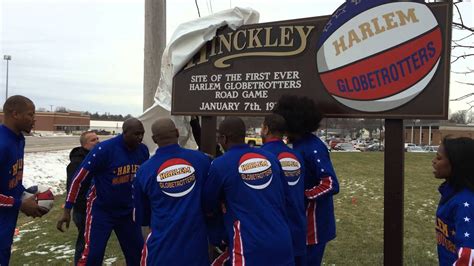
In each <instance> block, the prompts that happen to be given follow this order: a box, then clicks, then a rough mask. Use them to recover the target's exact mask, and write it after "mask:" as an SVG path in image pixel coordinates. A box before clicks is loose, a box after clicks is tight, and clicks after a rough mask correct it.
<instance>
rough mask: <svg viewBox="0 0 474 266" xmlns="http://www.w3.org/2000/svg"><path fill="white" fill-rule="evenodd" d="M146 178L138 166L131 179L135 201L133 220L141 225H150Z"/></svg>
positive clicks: (144, 172)
mask: <svg viewBox="0 0 474 266" xmlns="http://www.w3.org/2000/svg"><path fill="white" fill-rule="evenodd" d="M146 180H148V178H147V174H146V171H143V169H142V168H139V169H138V172H137V174H136V178H135V180H134V181H133V193H134V197H133V198H134V203H135V207H134V210H133V211H134V220H135V222H136V223H138V224H140V225H142V226H150V220H151V207H150V200H149V199H148V196H147V194H146Z"/></svg>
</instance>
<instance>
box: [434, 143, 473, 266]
mask: <svg viewBox="0 0 474 266" xmlns="http://www.w3.org/2000/svg"><path fill="white" fill-rule="evenodd" d="M473 158H474V140H473V139H471V138H466V137H461V138H449V137H448V138H444V139H443V141H442V144H441V145H440V147H439V149H438V151H437V152H436V156H435V158H434V159H433V161H432V163H433V169H434V170H433V174H434V176H435V178H439V179H443V180H444V182H443V183H442V184H441V186H440V187H439V192H440V194H441V199H440V201H439V204H438V210H437V211H436V223H435V226H436V240H437V243H438V259H439V265H473V258H474V164H473V163H472V159H473Z"/></svg>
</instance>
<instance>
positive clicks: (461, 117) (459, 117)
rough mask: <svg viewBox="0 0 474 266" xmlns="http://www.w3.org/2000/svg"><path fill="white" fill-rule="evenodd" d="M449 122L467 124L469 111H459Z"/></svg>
mask: <svg viewBox="0 0 474 266" xmlns="http://www.w3.org/2000/svg"><path fill="white" fill-rule="evenodd" d="M449 122H453V123H456V124H466V122H467V110H459V111H457V112H455V113H454V114H452V115H451V117H450V118H449Z"/></svg>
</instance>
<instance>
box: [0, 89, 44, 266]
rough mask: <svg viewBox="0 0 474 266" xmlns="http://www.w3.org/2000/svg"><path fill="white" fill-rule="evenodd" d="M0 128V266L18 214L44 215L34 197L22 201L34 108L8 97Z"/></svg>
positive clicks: (25, 101) (7, 258) (18, 98)
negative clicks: (27, 148) (28, 134)
mask: <svg viewBox="0 0 474 266" xmlns="http://www.w3.org/2000/svg"><path fill="white" fill-rule="evenodd" d="M3 113H4V117H3V124H2V125H0V265H2V266H6V265H8V264H9V261H10V254H11V246H12V243H13V234H14V232H15V227H16V221H17V218H18V212H19V211H20V210H21V211H22V212H23V213H25V214H26V215H27V216H32V217H41V216H42V215H43V214H45V213H46V212H47V210H45V209H42V208H41V207H39V206H38V204H37V203H36V200H35V199H36V198H35V196H31V197H29V198H27V199H24V200H22V199H21V196H22V194H23V191H24V190H25V188H24V187H23V184H22V181H23V155H24V150H25V138H24V137H23V133H22V132H26V133H30V132H31V129H32V128H33V126H34V124H35V105H34V104H33V102H32V101H31V100H30V99H28V98H26V97H24V96H21V95H15V96H11V97H10V98H8V99H7V100H6V101H5V104H4V105H3Z"/></svg>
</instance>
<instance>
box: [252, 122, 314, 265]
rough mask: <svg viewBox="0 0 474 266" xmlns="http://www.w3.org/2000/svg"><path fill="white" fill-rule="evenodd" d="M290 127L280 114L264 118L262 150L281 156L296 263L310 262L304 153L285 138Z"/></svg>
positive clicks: (304, 263)
mask: <svg viewBox="0 0 474 266" xmlns="http://www.w3.org/2000/svg"><path fill="white" fill-rule="evenodd" d="M285 130H286V122H285V118H283V117H282V116H281V115H278V114H271V115H267V116H265V118H264V121H263V125H262V129H261V132H260V135H261V136H262V139H263V142H264V144H263V146H262V149H264V150H267V151H269V152H271V153H273V154H274V155H275V156H277V158H278V160H279V161H280V164H281V167H282V171H283V173H284V175H285V178H286V181H287V183H288V188H289V189H288V192H289V195H287V199H288V201H287V208H286V212H287V214H288V226H289V227H290V231H291V236H292V238H293V252H294V255H295V265H297V266H298V265H306V257H305V255H306V213H305V207H304V166H303V159H302V158H301V155H300V154H299V153H298V152H296V151H294V150H292V149H290V148H289V147H288V146H287V145H286V144H285V143H284V142H283V140H282V138H283V134H284V133H285Z"/></svg>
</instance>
